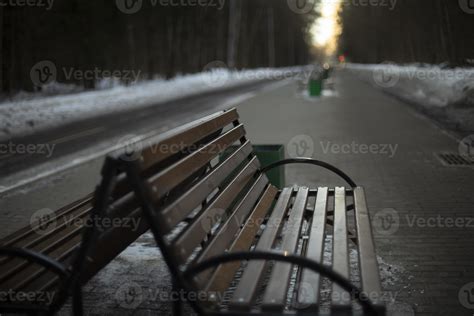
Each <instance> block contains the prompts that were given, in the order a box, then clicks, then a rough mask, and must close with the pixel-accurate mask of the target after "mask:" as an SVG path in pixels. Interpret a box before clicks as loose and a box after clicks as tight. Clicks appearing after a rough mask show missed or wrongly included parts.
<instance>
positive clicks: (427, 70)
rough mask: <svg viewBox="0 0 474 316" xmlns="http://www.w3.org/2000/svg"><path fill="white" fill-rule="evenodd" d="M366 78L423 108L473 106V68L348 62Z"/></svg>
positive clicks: (356, 71)
mask: <svg viewBox="0 0 474 316" xmlns="http://www.w3.org/2000/svg"><path fill="white" fill-rule="evenodd" d="M346 69H348V70H350V71H353V72H355V73H356V74H357V75H358V76H359V77H361V78H362V79H365V80H366V81H371V82H372V83H373V84H375V85H376V86H378V87H380V88H382V89H385V90H388V91H389V92H391V93H393V94H396V95H398V96H400V97H402V98H406V99H408V100H410V101H414V102H417V103H419V104H420V105H423V106H425V107H432V106H434V107H446V106H450V105H464V106H474V68H453V69H443V68H442V67H440V66H434V65H424V66H420V65H408V66H400V65H394V64H379V65H361V64H348V65H347V66H346Z"/></svg>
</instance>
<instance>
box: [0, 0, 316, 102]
mask: <svg viewBox="0 0 474 316" xmlns="http://www.w3.org/2000/svg"><path fill="white" fill-rule="evenodd" d="M212 2H213V3H218V1H212ZM313 18H314V17H312V16H311V15H308V14H303V15H302V14H296V13H294V12H293V11H291V10H290V9H289V7H288V4H287V1H286V0H252V1H245V0H231V1H225V5H224V7H223V8H222V9H221V10H219V9H218V8H217V7H212V6H206V7H199V6H198V7H191V6H178V7H175V6H160V2H159V1H158V2H156V1H155V2H152V1H150V0H143V7H142V8H141V10H139V11H138V12H137V13H134V14H125V13H123V12H121V11H120V10H119V9H118V7H117V5H116V2H115V1H111V0H94V1H83V0H56V1H55V2H54V5H53V6H52V8H51V10H46V9H45V8H39V7H16V6H15V7H13V6H10V7H9V6H6V7H5V6H3V7H2V6H0V46H1V47H0V48H1V53H2V55H1V67H0V78H1V82H2V84H1V87H0V92H2V93H12V92H15V91H18V90H22V89H23V90H30V91H31V90H33V89H34V88H35V87H34V85H33V83H32V81H31V78H30V70H31V67H32V66H33V65H35V64H36V63H37V62H39V61H42V60H50V61H52V62H53V63H54V64H55V65H56V66H57V67H58V68H59V69H63V68H65V67H66V68H71V67H73V68H75V69H80V70H90V69H94V68H96V67H97V68H99V69H104V70H124V69H128V70H137V71H138V70H139V71H140V72H141V76H142V79H150V78H153V77H154V76H157V75H160V76H165V77H172V76H174V75H176V74H178V73H194V72H199V71H202V70H203V67H204V66H205V65H207V64H208V63H209V62H212V61H215V60H219V61H223V62H225V63H226V64H228V65H229V66H231V67H235V68H237V69H241V68H254V67H267V66H269V67H282V66H289V65H299V64H306V63H308V62H309V61H310V53H309V52H310V40H309V35H308V33H309V26H310V24H311V23H312V19H313ZM57 80H58V81H59V82H66V83H70V82H71V81H72V83H76V84H79V85H82V86H84V87H86V88H93V87H94V84H95V80H88V79H81V80H77V79H70V78H69V79H68V78H65V76H64V75H63V73H62V72H61V71H58V78H57Z"/></svg>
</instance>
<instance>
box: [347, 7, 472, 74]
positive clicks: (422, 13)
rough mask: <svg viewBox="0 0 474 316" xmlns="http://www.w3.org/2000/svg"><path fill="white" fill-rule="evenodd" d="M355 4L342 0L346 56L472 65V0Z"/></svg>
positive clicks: (378, 60)
mask: <svg viewBox="0 0 474 316" xmlns="http://www.w3.org/2000/svg"><path fill="white" fill-rule="evenodd" d="M383 2H385V1H378V3H380V4H382V3H383ZM351 3H352V4H351ZM354 3H355V2H351V1H345V4H344V5H343V6H342V13H341V17H340V18H341V23H342V35H341V37H340V46H339V50H340V52H341V54H345V56H346V57H347V58H348V60H349V61H351V62H355V63H373V64H376V63H381V62H386V61H391V62H396V63H413V62H421V63H430V64H439V63H444V62H447V63H448V64H449V65H450V66H461V65H470V66H473V65H474V40H473V39H472V38H473V37H472V31H473V30H474V6H473V5H472V3H473V1H472V0H459V1H458V0H416V1H415V0H397V1H396V2H395V5H394V7H393V10H391V9H390V6H389V5H387V6H381V5H379V6H361V5H355V4H354ZM386 3H388V1H387V2H386ZM469 5H470V6H472V8H471V7H469Z"/></svg>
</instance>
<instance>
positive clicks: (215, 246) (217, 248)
mask: <svg viewBox="0 0 474 316" xmlns="http://www.w3.org/2000/svg"><path fill="white" fill-rule="evenodd" d="M267 184H268V179H267V176H266V175H260V177H259V178H258V180H257V181H256V182H255V183H254V184H253V186H252V187H251V188H250V189H249V191H248V192H247V194H246V195H245V197H244V198H243V199H242V200H241V201H240V203H239V204H238V205H237V207H235V208H234V211H233V212H232V215H231V216H229V218H228V219H227V220H226V222H225V223H224V224H223V225H222V227H220V228H219V231H218V232H216V234H215V236H214V238H212V240H211V241H210V242H209V244H207V245H206V248H205V249H204V250H203V251H202V252H201V254H200V255H199V258H198V259H197V260H196V263H199V262H202V261H204V260H206V259H208V258H211V257H213V256H217V255H219V254H221V253H223V252H224V251H225V250H226V249H227V248H228V247H229V245H230V243H231V242H232V240H233V238H234V237H235V235H236V234H237V232H238V231H239V228H240V226H241V225H242V223H243V222H244V221H245V219H246V218H247V216H248V214H249V213H250V211H251V210H252V208H253V207H254V206H255V204H256V203H257V201H258V199H259V197H260V195H261V194H262V192H263V190H264V189H265V187H266V186H267ZM211 273H212V271H211V270H207V271H204V272H203V273H201V274H199V275H198V276H196V279H195V280H196V282H197V283H198V284H200V285H203V284H204V282H205V281H208V280H209V277H210V274H211Z"/></svg>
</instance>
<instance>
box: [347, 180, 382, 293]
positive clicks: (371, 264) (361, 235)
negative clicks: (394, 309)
mask: <svg viewBox="0 0 474 316" xmlns="http://www.w3.org/2000/svg"><path fill="white" fill-rule="evenodd" d="M354 205H355V220H356V227H357V241H358V250H359V269H360V274H361V282H362V291H363V292H365V293H366V294H367V295H369V296H370V297H375V296H379V295H380V293H381V286H380V276H379V267H378V263H377V257H376V255H375V245H374V240H373V237H372V229H371V226H370V217H369V211H368V209H367V202H366V199H365V193H364V189H363V188H361V187H357V188H355V189H354Z"/></svg>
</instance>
